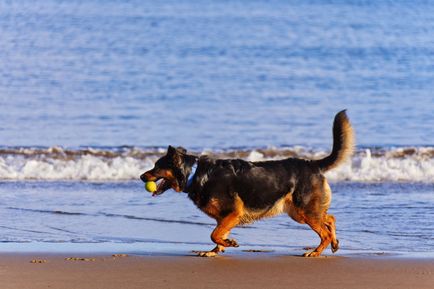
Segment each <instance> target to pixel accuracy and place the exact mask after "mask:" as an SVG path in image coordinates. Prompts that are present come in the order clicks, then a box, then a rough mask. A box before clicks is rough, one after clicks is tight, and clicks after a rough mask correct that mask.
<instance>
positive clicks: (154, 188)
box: [145, 179, 170, 196]
mask: <svg viewBox="0 0 434 289" xmlns="http://www.w3.org/2000/svg"><path fill="white" fill-rule="evenodd" d="M168 188H170V183H169V182H168V181H167V180H165V179H159V180H157V181H156V182H154V181H148V182H146V183H145V189H146V190H147V191H148V192H150V193H152V196H157V195H160V194H162V193H163V192H164V191H165V190H167V189H168Z"/></svg>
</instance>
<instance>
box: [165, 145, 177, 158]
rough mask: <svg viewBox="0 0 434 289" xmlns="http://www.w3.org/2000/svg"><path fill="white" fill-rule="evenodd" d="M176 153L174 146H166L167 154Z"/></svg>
mask: <svg viewBox="0 0 434 289" xmlns="http://www.w3.org/2000/svg"><path fill="white" fill-rule="evenodd" d="M175 153H176V148H174V147H173V146H168V147H167V155H169V156H171V155H173V154H175Z"/></svg>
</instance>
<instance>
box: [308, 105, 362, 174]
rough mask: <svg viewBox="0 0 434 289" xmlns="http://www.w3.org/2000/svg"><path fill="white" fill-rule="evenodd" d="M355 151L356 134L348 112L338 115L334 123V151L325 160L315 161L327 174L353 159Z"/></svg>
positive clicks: (341, 112) (344, 111)
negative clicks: (347, 160) (350, 158)
mask: <svg viewBox="0 0 434 289" xmlns="http://www.w3.org/2000/svg"><path fill="white" fill-rule="evenodd" d="M353 150H354V132H353V128H352V127H351V124H350V120H349V119H348V117H347V114H346V110H343V111H340V112H338V113H337V114H336V116H335V120H334V122H333V150H332V152H331V154H330V155H329V156H327V157H325V158H323V159H320V160H316V161H314V162H315V163H316V164H317V165H318V166H319V168H320V169H321V170H322V171H323V172H325V171H328V170H331V169H333V168H336V167H337V166H339V165H340V164H341V163H343V162H344V161H345V160H346V159H348V158H349V157H351V155H352V154H353Z"/></svg>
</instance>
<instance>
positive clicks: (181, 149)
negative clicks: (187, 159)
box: [176, 147, 187, 154]
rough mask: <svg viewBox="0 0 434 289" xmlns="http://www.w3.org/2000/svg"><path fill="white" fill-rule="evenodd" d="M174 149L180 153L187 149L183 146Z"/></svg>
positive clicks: (185, 151)
mask: <svg viewBox="0 0 434 289" xmlns="http://www.w3.org/2000/svg"><path fill="white" fill-rule="evenodd" d="M176 150H177V151H178V152H180V153H182V154H186V153H187V150H186V149H185V148H183V147H177V148H176Z"/></svg>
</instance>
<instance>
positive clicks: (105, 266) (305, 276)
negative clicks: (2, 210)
mask: <svg viewBox="0 0 434 289" xmlns="http://www.w3.org/2000/svg"><path fill="white" fill-rule="evenodd" d="M251 256H252V257H239V256H238V257H234V256H223V257H217V258H200V257H192V256H131V255H128V256H124V255H120V256H116V257H113V256H111V255H110V254H107V255H86V256H84V255H80V256H76V255H74V254H63V255H62V254H60V255H59V254H57V255H52V254H38V255H36V254H9V253H8V254H6V253H4V254H0V282H1V284H0V288H1V289H26V288H29V289H38V288H45V289H46V288H56V289H63V288H71V289H72V288H74V289H78V288H84V289H85V288H92V289H97V288H104V289H111V288H116V289H129V288H186V289H187V288H188V289H194V288H237V289H243V288H250V289H252V288H253V289H254V288H298V289H303V288H334V289H336V288H347V289H351V288H394V289H399V288H418V289H422V288H427V289H428V288H429V289H433V288H434V259H408V258H397V257H393V258H388V257H339V256H333V257H322V258H314V259H310V258H309V259H308V258H302V257H295V256H271V257H263V256H261V255H260V254H253V253H252V254H251ZM32 260H33V263H32Z"/></svg>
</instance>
